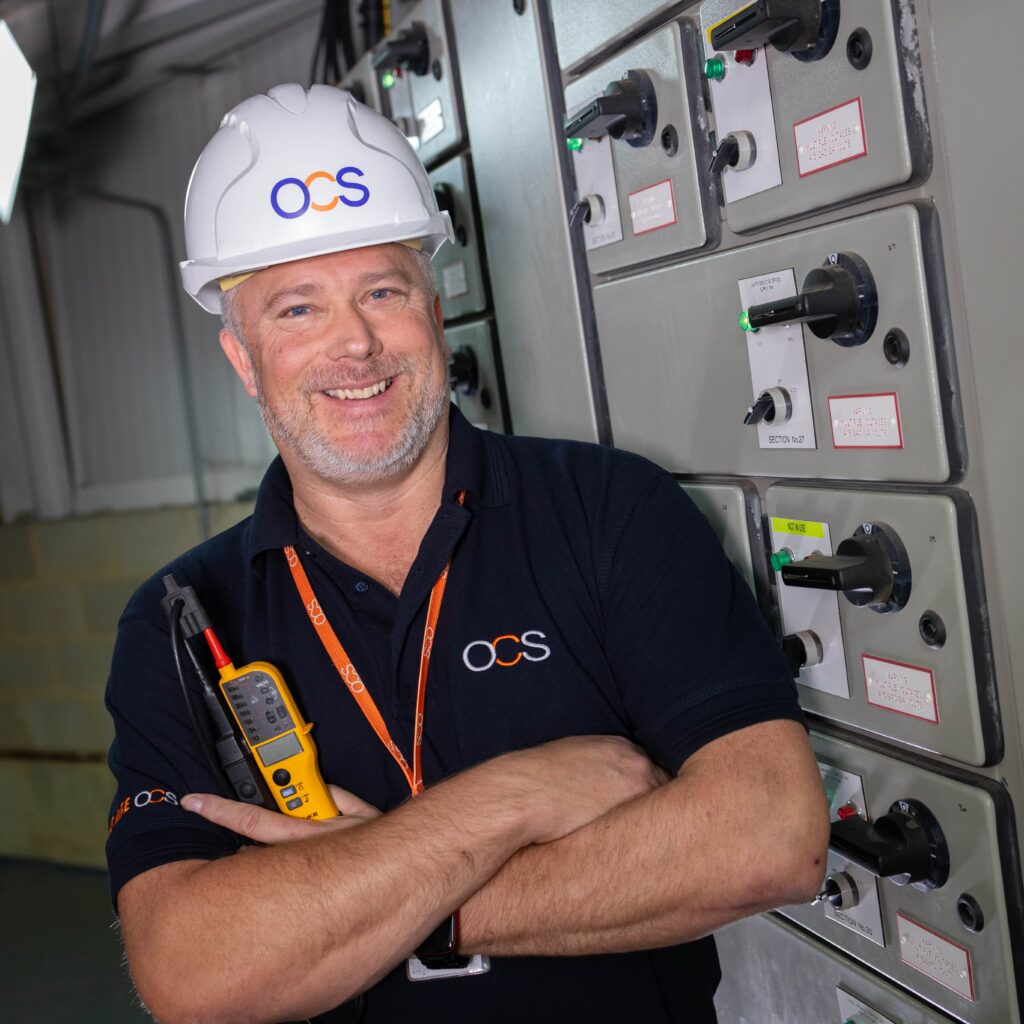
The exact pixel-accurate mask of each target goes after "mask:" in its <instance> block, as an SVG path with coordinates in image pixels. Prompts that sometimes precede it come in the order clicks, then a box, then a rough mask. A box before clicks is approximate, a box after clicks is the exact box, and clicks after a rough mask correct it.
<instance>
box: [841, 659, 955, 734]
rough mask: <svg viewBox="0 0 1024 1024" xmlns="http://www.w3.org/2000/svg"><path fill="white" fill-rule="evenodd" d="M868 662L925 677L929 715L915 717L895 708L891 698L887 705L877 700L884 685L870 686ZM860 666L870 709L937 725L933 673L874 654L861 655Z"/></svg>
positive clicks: (937, 708)
mask: <svg viewBox="0 0 1024 1024" xmlns="http://www.w3.org/2000/svg"><path fill="white" fill-rule="evenodd" d="M869 661H874V662H879V663H881V664H883V665H895V666H896V667H897V668H904V669H910V670H911V671H912V672H919V673H921V674H922V675H924V676H927V677H928V686H929V688H930V695H931V702H930V704H927V705H926V706H927V707H930V708H931V714H930V715H928V714H924V715H915V714H914V712H913V711H905V710H903V708H900V707H898V706H896V698H893V700H892V701H891V702H889V703H886V702H885V701H884V700H880V699H878V697H879V695H880V693H881V692H883V691H884V690H885V687H886V684H885V682H884V681H876V682H875V685H874V686H872V685H871V676H870V675H869V674H868V662H869ZM860 664H861V669H862V670H863V672H864V689H865V691H866V692H867V698H868V703H869V704H870V705H871V706H872V707H875V708H882V709H883V710H884V711H892V712H893V713H894V714H897V715H906V717H907V718H916V719H918V720H919V721H921V722H928V723H930V724H931V725H938V724H939V703H938V695H937V694H936V692H935V673H934V672H933V671H932V670H931V669H930V668H921V666H920V665H908V664H906V663H904V662H902V661H893V660H892V659H891V658H879V657H878V656H877V655H876V654H862V655H861V656H860ZM907 703H909V702H907Z"/></svg>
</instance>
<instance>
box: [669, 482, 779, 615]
mask: <svg viewBox="0 0 1024 1024" xmlns="http://www.w3.org/2000/svg"><path fill="white" fill-rule="evenodd" d="M681 486H682V488H683V490H684V491H686V493H687V494H688V495H689V496H690V498H691V499H692V500H693V503H694V504H695V505H696V506H697V508H699V509H700V510H701V512H703V513H704V515H705V517H706V518H707V520H708V522H709V523H710V524H711V528H712V529H713V530H714V531H715V536H717V537H718V539H719V540H720V541H721V542H722V548H723V550H724V551H725V554H726V557H727V558H728V559H729V561H730V562H732V564H733V565H734V566H735V567H736V571H737V572H738V573H739V574H740V576H742V577H743V579H744V580H745V581H746V583H747V586H749V587H750V589H751V590H752V591H753V592H754V594H755V595H762V594H763V593H764V585H765V583H766V582H767V581H766V579H765V576H766V573H765V570H764V566H765V560H764V539H763V537H762V536H761V501H760V498H759V497H758V494H757V489H756V488H755V487H754V486H753V485H752V484H749V483H745V482H738V481H729V482H728V483H711V482H709V481H704V480H701V481H690V480H688V481H685V482H684V483H683V484H682V485H681Z"/></svg>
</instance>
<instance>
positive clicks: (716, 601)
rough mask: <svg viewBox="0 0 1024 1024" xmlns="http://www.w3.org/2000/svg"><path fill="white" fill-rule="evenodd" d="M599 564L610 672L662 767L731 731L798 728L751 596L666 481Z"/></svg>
mask: <svg viewBox="0 0 1024 1024" xmlns="http://www.w3.org/2000/svg"><path fill="white" fill-rule="evenodd" d="M598 564H599V567H600V569H599V586H600V589H601V593H602V595H603V598H602V605H603V607H604V609H605V631H606V637H607V641H606V644H607V651H608V656H609V659H610V662H611V667H612V672H613V674H614V676H615V679H616V681H617V683H618V686H619V689H620V692H621V695H622V699H623V703H624V705H625V707H626V709H627V713H628V714H629V715H630V717H631V719H632V722H631V724H632V727H633V730H634V733H635V735H636V736H637V738H638V740H639V742H640V744H641V745H642V746H643V747H644V749H645V750H647V751H648V753H649V754H650V755H651V756H652V757H653V758H654V759H655V760H657V761H658V762H659V763H661V764H663V765H664V766H665V767H666V768H667V769H668V770H669V771H671V772H672V773H675V772H676V771H678V769H679V767H680V765H681V764H682V763H683V762H684V761H685V760H686V759H687V758H688V757H689V756H690V755H691V754H693V753H694V752H696V751H697V750H699V749H700V748H701V747H702V746H704V745H705V744H707V743H710V742H711V741H712V740H715V739H718V738H719V737H721V736H724V735H726V734H727V733H729V732H733V731H735V730H738V729H742V728H745V727H746V726H749V725H754V724H756V723H758V722H764V721H769V720H772V719H781V718H786V719H793V720H796V721H800V722H803V715H802V713H801V711H800V707H799V705H798V703H797V696H796V687H795V685H794V684H793V680H792V678H791V676H790V674H789V670H788V667H787V665H786V662H785V659H784V658H783V656H782V652H781V650H780V648H779V645H778V644H777V643H776V641H775V639H774V638H773V637H772V635H771V633H770V632H769V630H768V627H767V624H766V623H765V620H764V618H763V616H762V615H761V612H760V610H759V608H758V606H757V602H756V601H755V600H754V596H753V594H752V593H751V592H750V589H749V587H748V586H747V585H746V583H745V582H744V581H743V580H742V578H741V577H740V576H739V575H738V574H737V572H736V571H735V569H734V568H733V567H732V565H731V564H730V562H729V561H728V559H727V558H726V557H725V553H724V552H723V550H722V545H721V544H720V542H719V540H718V538H717V537H716V536H715V534H714V532H713V531H712V529H711V527H710V525H709V524H708V521H707V520H706V519H705V517H704V516H703V514H702V513H701V512H700V511H699V510H698V509H697V507H696V506H695V505H694V504H693V502H692V501H691V500H690V498H689V496H688V495H687V494H686V493H685V492H684V491H683V489H682V488H681V487H680V486H679V485H678V483H677V482H676V481H675V480H674V479H673V478H672V477H671V476H669V475H668V474H667V473H659V475H658V476H657V477H656V479H655V480H654V481H653V482H652V483H651V484H650V485H649V486H648V488H647V489H646V491H643V492H642V493H641V494H640V495H639V497H638V498H637V500H636V502H635V504H634V505H633V507H632V508H631V509H630V510H628V512H627V513H626V515H625V516H624V517H623V519H622V520H621V522H620V524H619V525H618V527H617V529H616V530H615V531H613V532H612V535H611V536H610V538H609V543H608V545H607V547H606V549H605V551H604V552H603V554H602V556H601V558H600V560H599V562H598Z"/></svg>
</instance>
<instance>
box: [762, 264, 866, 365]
mask: <svg viewBox="0 0 1024 1024" xmlns="http://www.w3.org/2000/svg"><path fill="white" fill-rule="evenodd" d="M747 320H748V322H749V328H748V329H749V330H753V331H756V330H760V329H761V328H762V327H770V326H772V325H773V324H794V323H806V324H807V326H808V327H809V328H810V331H811V333H812V334H814V335H815V336H816V337H818V338H827V339H830V340H832V341H834V342H835V343H836V344H837V345H844V346H850V345H861V344H863V343H864V342H865V341H867V340H868V338H869V337H871V333H872V331H874V329H875V325H876V324H877V322H878V289H877V288H876V287H875V279H874V277H872V275H871V270H870V269H869V267H868V265H867V263H865V261H864V260H862V259H861V258H860V257H859V256H857V255H856V254H855V253H850V252H838V253H832V254H831V255H830V256H829V258H828V260H827V261H826V262H825V263H824V264H823V265H822V266H820V267H816V268H815V269H814V270H812V271H811V272H810V273H809V274H808V275H807V276H806V277H805V278H804V283H803V287H802V288H801V290H800V294H799V295H790V296H787V297H786V298H783V299H776V300H774V301H772V302H764V303H761V304H760V305H757V306H751V307H750V308H749V309H748V310H747Z"/></svg>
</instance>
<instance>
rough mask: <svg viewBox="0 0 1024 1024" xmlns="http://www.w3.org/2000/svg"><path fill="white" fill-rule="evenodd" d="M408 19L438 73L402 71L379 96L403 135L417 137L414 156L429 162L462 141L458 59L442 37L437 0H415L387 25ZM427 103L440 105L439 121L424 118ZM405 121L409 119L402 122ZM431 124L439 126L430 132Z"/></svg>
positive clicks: (405, 22) (441, 9) (445, 36)
mask: <svg viewBox="0 0 1024 1024" xmlns="http://www.w3.org/2000/svg"><path fill="white" fill-rule="evenodd" d="M413 22H419V23H420V24H422V25H423V26H424V28H425V29H426V32H427V39H428V40H429V43H430V61H431V66H432V67H433V66H434V65H435V64H436V66H437V68H438V69H439V70H440V73H441V74H440V78H438V77H436V76H435V75H434V73H433V72H432V71H428V72H427V73H426V74H425V75H414V74H411V73H410V72H408V71H406V72H403V73H402V75H401V77H400V78H399V81H398V84H396V87H395V88H394V89H392V90H381V95H382V98H383V103H384V109H385V112H386V113H387V114H388V116H391V117H393V118H394V119H395V120H396V121H398V122H399V124H400V126H402V127H403V130H404V131H405V132H406V134H407V135H412V136H414V137H415V138H416V139H418V143H417V145H418V149H417V152H418V154H419V158H420V160H422V161H423V163H424V164H426V165H427V166H428V167H429V166H430V165H431V164H432V163H433V162H434V161H435V160H437V159H439V158H441V157H443V156H444V155H445V154H447V153H449V152H451V150H453V149H456V148H458V147H459V146H461V145H462V144H463V143H464V142H465V139H466V129H465V127H464V126H463V115H462V102H461V97H460V87H459V67H458V61H457V59H456V57H455V53H454V52H453V50H454V48H453V46H452V45H451V43H450V41H449V38H448V24H447V21H446V18H445V12H444V5H443V3H442V0H421V2H420V3H418V4H417V5H416V6H415V7H413V8H412V9H411V10H410V11H409V13H408V14H406V16H405V17H404V18H403V19H402V20H401V21H400V22H399V23H397V24H395V25H393V26H392V29H391V33H392V35H395V34H396V33H397V32H399V31H401V29H402V28H404V27H406V26H408V25H411V24H412V23H413ZM406 87H407V88H406ZM432 104H440V117H441V121H440V122H436V121H435V120H434V118H432V117H427V118H424V113H425V112H427V111H429V110H430V109H431V106H432ZM406 121H410V122H411V123H410V124H408V125H406V124H405V122H406ZM432 123H434V124H436V125H440V126H441V127H440V130H437V131H436V134H435V129H431V128H430V127H429V125H430V124H432Z"/></svg>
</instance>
